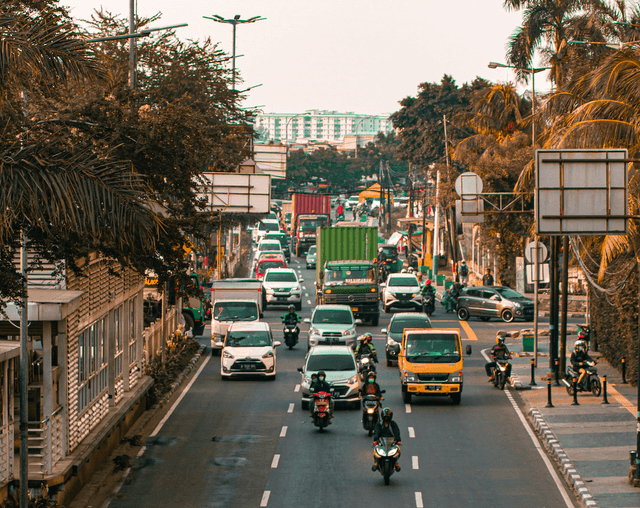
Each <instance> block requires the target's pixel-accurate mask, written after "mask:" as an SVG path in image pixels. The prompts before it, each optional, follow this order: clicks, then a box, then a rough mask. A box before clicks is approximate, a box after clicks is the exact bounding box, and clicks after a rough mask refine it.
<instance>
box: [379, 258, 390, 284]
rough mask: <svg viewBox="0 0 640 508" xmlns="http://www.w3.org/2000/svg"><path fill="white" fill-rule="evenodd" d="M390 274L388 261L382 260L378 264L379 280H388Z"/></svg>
mask: <svg viewBox="0 0 640 508" xmlns="http://www.w3.org/2000/svg"><path fill="white" fill-rule="evenodd" d="M388 276H389V265H388V264H387V261H381V262H380V264H379V266H378V282H380V283H382V282H386V281H387V277H388Z"/></svg>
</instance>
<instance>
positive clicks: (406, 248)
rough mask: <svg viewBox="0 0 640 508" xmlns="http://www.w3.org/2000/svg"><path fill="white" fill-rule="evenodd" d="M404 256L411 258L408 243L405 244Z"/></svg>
mask: <svg viewBox="0 0 640 508" xmlns="http://www.w3.org/2000/svg"><path fill="white" fill-rule="evenodd" d="M404 257H405V258H407V259H409V249H408V247H407V244H406V243H405V244H404Z"/></svg>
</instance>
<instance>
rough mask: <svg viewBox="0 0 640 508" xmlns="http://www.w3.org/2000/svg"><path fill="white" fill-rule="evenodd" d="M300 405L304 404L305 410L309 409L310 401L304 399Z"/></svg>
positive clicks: (303, 408)
mask: <svg viewBox="0 0 640 508" xmlns="http://www.w3.org/2000/svg"><path fill="white" fill-rule="evenodd" d="M300 405H301V406H302V410H303V411H309V403H308V402H307V401H306V400H303V401H302V402H301V403H300Z"/></svg>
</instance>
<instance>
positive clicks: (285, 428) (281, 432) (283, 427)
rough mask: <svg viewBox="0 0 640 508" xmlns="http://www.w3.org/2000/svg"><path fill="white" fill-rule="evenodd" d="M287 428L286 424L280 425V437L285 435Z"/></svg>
mask: <svg viewBox="0 0 640 508" xmlns="http://www.w3.org/2000/svg"><path fill="white" fill-rule="evenodd" d="M287 429H288V427H287V426H286V425H283V426H282V430H281V431H280V437H287Z"/></svg>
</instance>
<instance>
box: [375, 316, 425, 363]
mask: <svg viewBox="0 0 640 508" xmlns="http://www.w3.org/2000/svg"><path fill="white" fill-rule="evenodd" d="M407 328H431V321H430V320H429V316H427V315H426V314H423V313H415V312H400V313H399V314H394V315H393V317H392V318H391V321H389V328H383V329H382V333H386V334H387V343H386V346H385V349H386V352H387V366H388V367H391V365H392V362H396V361H398V353H399V352H400V343H401V342H402V334H403V333H404V331H405V329H407Z"/></svg>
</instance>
